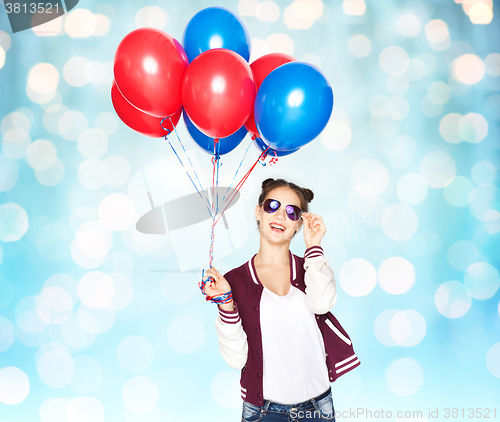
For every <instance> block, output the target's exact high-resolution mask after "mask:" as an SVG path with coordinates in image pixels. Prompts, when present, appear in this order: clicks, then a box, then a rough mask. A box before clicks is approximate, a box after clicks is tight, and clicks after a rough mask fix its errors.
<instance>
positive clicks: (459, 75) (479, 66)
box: [452, 54, 485, 85]
mask: <svg viewBox="0 0 500 422" xmlns="http://www.w3.org/2000/svg"><path fill="white" fill-rule="evenodd" d="M452 72H453V76H454V77H455V79H456V80H457V81H458V82H460V83H462V84H467V85H474V84H477V83H478V82H479V81H480V80H481V79H483V77H484V72H485V65H484V63H483V61H482V60H481V59H480V58H479V57H478V56H476V55H474V54H463V55H461V56H460V57H458V58H457V59H455V60H454V61H453V63H452Z"/></svg>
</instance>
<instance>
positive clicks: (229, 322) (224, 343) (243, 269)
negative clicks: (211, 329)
mask: <svg viewBox="0 0 500 422" xmlns="http://www.w3.org/2000/svg"><path fill="white" fill-rule="evenodd" d="M289 253H290V282H291V285H292V286H295V287H297V288H298V289H300V290H301V291H302V292H303V293H305V295H306V306H307V307H308V309H309V310H311V311H312V312H313V313H314V314H315V315H316V322H317V324H318V327H319V329H320V331H321V334H322V336H323V342H324V345H325V352H326V366H327V368H328V375H329V379H330V382H333V381H335V380H336V379H337V378H338V377H340V376H342V375H344V374H345V373H347V372H349V371H351V370H352V369H354V368H356V367H357V366H359V365H360V364H361V362H360V361H359V359H358V357H357V356H356V354H355V353H354V349H353V346H352V342H351V339H350V337H349V335H348V334H347V333H346V331H345V330H344V329H343V328H342V326H341V325H340V323H339V322H338V321H337V319H336V318H335V317H334V316H333V314H332V313H331V312H330V309H331V308H332V307H333V305H335V303H336V301H337V293H336V285H335V276H334V272H333V270H332V269H331V267H330V266H329V264H328V261H327V260H326V258H325V257H324V255H323V249H322V248H321V247H319V246H314V247H311V248H309V249H307V250H306V252H305V254H304V258H301V257H298V256H296V255H294V254H292V253H291V252H289ZM254 259H255V255H254V256H253V257H252V259H250V260H249V261H248V262H246V263H245V264H243V265H241V266H240V267H238V268H235V269H233V270H231V271H229V272H228V273H226V274H225V275H224V277H225V278H226V280H227V281H228V283H229V285H230V286H231V289H232V293H233V302H234V307H235V310H234V311H224V310H223V309H221V308H220V307H219V315H218V317H217V319H216V320H215V327H216V330H217V336H218V339H219V349H220V351H221V354H222V356H223V358H224V360H225V361H226V362H227V363H228V364H229V365H230V366H231V367H233V368H235V369H241V377H240V386H241V397H242V399H243V400H245V401H247V402H249V403H252V404H254V405H255V406H259V407H261V406H263V404H264V398H263V378H262V374H263V372H264V371H263V357H262V335H261V332H260V306H259V305H260V298H261V296H262V291H263V288H264V286H263V285H262V283H261V282H260V280H259V279H258V277H257V272H256V270H255V265H254Z"/></svg>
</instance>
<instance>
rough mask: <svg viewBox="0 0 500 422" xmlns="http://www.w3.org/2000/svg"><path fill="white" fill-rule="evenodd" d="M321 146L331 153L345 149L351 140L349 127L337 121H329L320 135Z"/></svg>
mask: <svg viewBox="0 0 500 422" xmlns="http://www.w3.org/2000/svg"><path fill="white" fill-rule="evenodd" d="M320 138H321V142H323V145H324V146H325V147H327V148H328V149H330V150H332V151H342V150H344V149H346V148H347V147H348V146H349V145H350V143H351V138H352V132H351V128H350V127H349V125H347V124H346V123H345V122H341V121H339V120H330V122H329V123H328V124H327V125H326V127H325V129H324V130H323V132H322V133H321V135H320Z"/></svg>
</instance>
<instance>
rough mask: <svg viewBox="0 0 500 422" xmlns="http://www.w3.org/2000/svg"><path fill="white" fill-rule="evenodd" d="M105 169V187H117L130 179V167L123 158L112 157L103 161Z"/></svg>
mask: <svg viewBox="0 0 500 422" xmlns="http://www.w3.org/2000/svg"><path fill="white" fill-rule="evenodd" d="M104 164H105V165H106V169H107V172H106V174H107V177H106V185H107V186H111V187H119V186H122V185H124V184H125V183H127V182H128V180H129V178H130V165H129V164H128V162H127V160H125V158H123V157H120V156H118V155H112V156H110V157H107V158H106V159H104Z"/></svg>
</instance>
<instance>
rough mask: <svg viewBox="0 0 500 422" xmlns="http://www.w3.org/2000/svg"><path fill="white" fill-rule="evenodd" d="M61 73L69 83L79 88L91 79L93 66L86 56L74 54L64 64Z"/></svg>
mask: <svg viewBox="0 0 500 422" xmlns="http://www.w3.org/2000/svg"><path fill="white" fill-rule="evenodd" d="M63 75H64V79H65V80H66V82H67V83H68V84H69V85H71V86H75V87H79V88H80V87H82V86H85V85H87V84H88V83H89V82H90V81H91V80H92V76H93V75H94V66H93V65H92V63H91V62H90V60H89V59H87V58H86V57H80V56H75V57H72V58H70V59H69V60H68V61H67V62H66V64H65V65H64V70H63Z"/></svg>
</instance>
